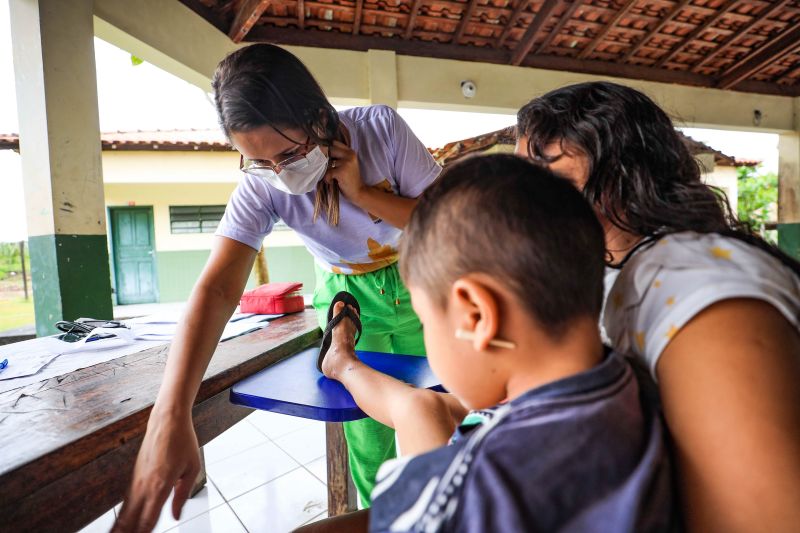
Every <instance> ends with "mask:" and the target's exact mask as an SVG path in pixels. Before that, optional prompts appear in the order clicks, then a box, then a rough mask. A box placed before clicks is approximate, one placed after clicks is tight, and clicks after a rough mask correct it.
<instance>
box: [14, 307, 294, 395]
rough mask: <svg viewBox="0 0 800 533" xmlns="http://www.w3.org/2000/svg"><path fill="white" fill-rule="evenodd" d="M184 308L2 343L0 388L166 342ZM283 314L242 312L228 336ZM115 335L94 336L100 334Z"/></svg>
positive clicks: (227, 328)
mask: <svg viewBox="0 0 800 533" xmlns="http://www.w3.org/2000/svg"><path fill="white" fill-rule="evenodd" d="M181 314H182V313H162V314H156V315H150V316H146V317H140V318H135V319H132V320H129V321H126V324H127V325H128V326H129V327H130V329H127V328H97V329H94V330H93V331H92V335H90V336H88V337H86V338H84V339H81V340H80V341H78V342H64V341H62V340H59V339H58V338H56V337H57V336H52V337H41V338H37V339H31V340H27V341H22V342H15V343H13V344H6V345H4V346H0V361H2V360H3V359H8V366H7V367H6V368H5V369H3V370H2V371H0V392H5V391H7V390H11V389H15V388H17V387H24V386H26V385H29V384H31V383H37V382H39V381H42V380H46V379H50V378H53V377H56V376H60V375H63V374H68V373H69V372H73V371H75V370H78V369H81V368H86V367H89V366H93V365H97V364H100V363H105V362H106V361H111V360H112V359H116V358H118V357H124V356H126V355H130V354H134V353H138V352H141V351H143V350H147V349H149V348H154V347H156V346H163V345H164V344H167V343H169V342H170V341H171V340H172V338H173V337H174V336H175V332H176V330H177V327H178V321H179V319H180V316H181ZM278 316H282V315H254V314H252V313H239V314H237V315H234V316H233V317H231V321H230V322H228V324H227V325H226V326H225V330H224V331H223V333H222V338H221V339H220V340H221V341H225V340H228V339H231V338H234V337H238V336H239V335H244V334H245V333H249V332H251V331H255V330H257V329H261V328H264V327H266V326H268V325H269V322H268V320H269V319H272V318H276V317H278ZM103 333H110V334H113V335H114V337H112V338H107V339H97V340H91V339H92V337H93V336H94V335H96V334H103Z"/></svg>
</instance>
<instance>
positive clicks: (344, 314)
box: [323, 306, 362, 343]
mask: <svg viewBox="0 0 800 533" xmlns="http://www.w3.org/2000/svg"><path fill="white" fill-rule="evenodd" d="M345 317H347V318H349V319H350V320H351V321H352V322H353V325H355V327H356V337H355V342H356V343H358V340H359V339H360V338H361V329H362V327H361V320H360V319H359V318H358V316H356V314H355V313H353V312H352V311H351V310H350V308H349V307H347V306H345V308H344V309H343V310H342V312H341V313H339V314H338V315H336V316H335V317H333V318H332V319H331V321H330V322H328V325H327V326H326V327H325V332H324V333H323V337H327V336H328V335H331V334H332V333H333V328H335V327H336V326H338V325H339V322H341V321H342V320H344V318H345Z"/></svg>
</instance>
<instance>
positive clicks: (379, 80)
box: [367, 50, 397, 109]
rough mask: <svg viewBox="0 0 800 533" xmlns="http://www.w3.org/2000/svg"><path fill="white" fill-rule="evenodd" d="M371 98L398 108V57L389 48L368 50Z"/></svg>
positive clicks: (371, 100)
mask: <svg viewBox="0 0 800 533" xmlns="http://www.w3.org/2000/svg"><path fill="white" fill-rule="evenodd" d="M367 68H368V70H369V100H370V103H371V104H384V105H388V106H389V107H393V108H395V109H397V59H396V56H395V53H394V52H392V51H389V50H368V51H367Z"/></svg>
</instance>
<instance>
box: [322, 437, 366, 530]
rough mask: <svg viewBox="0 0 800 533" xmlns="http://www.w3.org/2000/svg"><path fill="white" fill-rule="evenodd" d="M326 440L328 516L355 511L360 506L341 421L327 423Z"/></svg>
mask: <svg viewBox="0 0 800 533" xmlns="http://www.w3.org/2000/svg"><path fill="white" fill-rule="evenodd" d="M325 441H326V450H327V456H328V516H338V515H340V514H344V513H350V512H353V511H355V510H356V509H357V508H358V506H357V504H356V490H355V487H354V486H353V480H352V479H351V478H350V467H349V466H348V463H347V442H346V441H345V440H344V429H343V428H342V424H341V423H339V422H326V423H325Z"/></svg>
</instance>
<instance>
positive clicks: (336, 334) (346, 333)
mask: <svg viewBox="0 0 800 533" xmlns="http://www.w3.org/2000/svg"><path fill="white" fill-rule="evenodd" d="M349 307H350V311H352V312H353V313H354V314H355V315H356V316H358V311H356V310H355V309H354V308H353V306H349ZM343 310H344V302H336V305H334V306H333V316H337V315H338V314H339V313H341V312H342V311H343ZM355 336H356V326H355V325H354V324H353V322H352V321H351V320H350V319H349V318H347V317H345V318H344V319H342V321H341V322H339V323H338V324H337V325H336V327H335V328H333V332H332V338H331V346H330V348H328V352H327V353H326V354H325V358H324V359H323V360H322V373H323V374H325V377H328V378H331V379H338V378H337V376H340V375H341V373H342V372H346V371H348V370H350V369H351V368H352V367H353V365H355V364H357V363H358V357H356V347H355Z"/></svg>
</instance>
